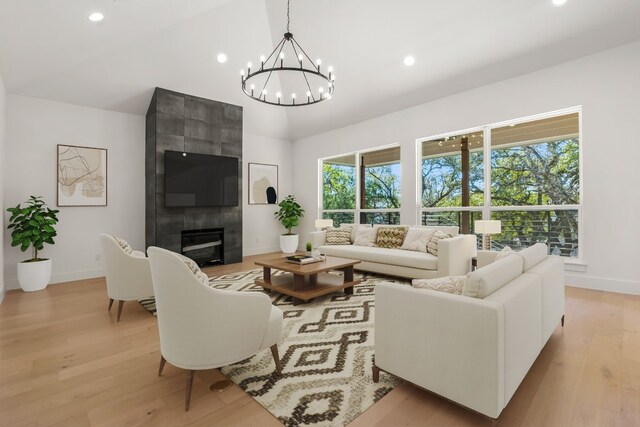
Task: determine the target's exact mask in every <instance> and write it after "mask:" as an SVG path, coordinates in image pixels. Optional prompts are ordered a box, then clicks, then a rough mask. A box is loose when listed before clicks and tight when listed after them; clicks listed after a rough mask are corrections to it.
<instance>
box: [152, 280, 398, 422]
mask: <svg viewBox="0 0 640 427" xmlns="http://www.w3.org/2000/svg"><path fill="white" fill-rule="evenodd" d="M274 273H275V274H279V273H280V272H278V271H274V272H272V274H274ZM336 274H339V273H336ZM259 277H262V269H256V270H251V271H245V272H241V273H234V274H227V275H224V276H217V277H212V278H211V279H210V281H209V282H210V285H211V286H212V287H215V288H219V289H229V290H236V291H242V292H262V288H261V287H259V286H256V285H255V284H254V280H255V279H256V278H259ZM356 278H359V279H361V280H362V283H360V284H359V285H356V286H355V287H354V289H353V295H345V294H342V293H335V294H330V295H325V296H323V297H319V298H315V299H314V300H312V301H310V302H309V303H306V304H301V305H297V306H294V305H293V300H292V298H290V297H288V296H286V295H282V294H279V293H277V292H272V293H271V294H268V295H269V296H270V297H271V299H272V302H273V304H275V305H277V306H278V307H280V308H281V309H282V312H283V315H284V322H283V330H282V340H281V341H280V342H279V343H278V351H279V353H280V360H281V363H282V375H277V374H275V373H274V369H275V366H274V364H273V359H272V356H271V352H270V351H269V349H266V350H264V351H261V352H259V353H258V354H256V355H255V356H254V357H251V358H249V359H247V360H244V361H242V362H239V363H236V364H233V365H230V366H227V367H224V368H221V369H220V370H221V371H222V373H224V374H225V375H226V376H227V377H228V378H229V379H230V380H231V381H233V382H234V383H236V384H238V385H239V386H240V387H241V388H242V389H243V390H244V391H245V392H247V393H248V394H249V395H250V396H252V397H253V398H254V399H255V400H256V401H257V402H258V403H260V404H261V405H262V406H263V407H265V408H266V409H267V410H268V411H269V412H271V413H272V414H273V415H274V416H275V417H276V418H278V419H279V420H280V421H281V422H282V423H283V424H284V425H286V426H344V425H346V424H348V423H349V422H350V421H352V420H353V419H355V418H356V417H357V416H358V415H360V414H361V413H362V412H364V411H365V410H366V409H367V408H369V407H370V406H371V405H373V404H374V403H375V402H377V401H378V400H379V399H381V398H382V397H383V396H384V395H385V394H387V393H388V392H389V391H391V390H392V389H393V388H394V387H395V386H396V385H398V384H399V383H400V380H398V379H397V378H395V377H393V376H391V375H388V374H386V373H384V372H381V373H380V381H379V382H378V383H374V382H373V378H372V374H371V368H372V366H373V356H374V348H373V338H374V337H373V319H374V288H375V284H376V283H378V282H381V281H391V282H396V283H398V284H402V285H405V284H409V282H408V281H403V280H401V279H398V278H390V277H385V276H380V275H374V274H370V273H367V274H365V275H362V274H358V273H356ZM140 303H141V304H142V305H143V306H144V307H145V308H146V309H147V310H149V311H150V312H152V313H155V301H153V299H146V300H141V301H140Z"/></svg>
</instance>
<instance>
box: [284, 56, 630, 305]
mask: <svg viewBox="0 0 640 427" xmlns="http://www.w3.org/2000/svg"><path fill="white" fill-rule="evenodd" d="M336 96H339V94H337V95H336ZM639 99H640V43H633V44H629V45H626V46H622V47H619V48H616V49H612V50H609V51H605V52H602V53H599V54H597V55H593V56H589V57H585V58H582V59H579V60H576V61H571V62H568V63H565V64H561V65H558V66H554V67H551V68H547V69H544V70H541V71H538V72H535V73H531V74H527V75H524V76H520V77H517V78H513V79H509V80H505V81H501V82H498V83H495V84H491V85H488V86H483V87H480V88H477V89H474V90H470V91H466V92H463V93H460V94H457V95H453V96H450V97H447V98H443V99H440V100H437V101H433V102H430V103H427V104H422V105H419V106H417V107H413V108H410V109H407V110H403V111H398V112H396V113H392V114H388V115H385V116H382V117H379V118H376V119H372V120H368V121H365V122H361V123H358V124H355V125H352V126H349V127H345V128H342V129H337V130H334V131H331V132H327V133H324V134H319V135H315V136H313V137H309V138H305V139H302V140H299V141H295V142H294V145H293V147H294V156H293V164H294V176H295V181H294V185H293V190H294V194H295V195H296V196H297V197H298V199H299V200H300V201H301V203H302V204H303V206H304V207H305V208H306V209H307V211H308V213H309V214H308V215H307V216H306V218H305V219H304V228H303V231H304V232H306V233H308V232H310V231H312V230H313V219H314V218H316V217H317V211H318V207H317V205H318V182H317V179H318V172H317V170H318V158H321V157H327V156H331V155H336V154H341V153H345V152H349V151H354V150H358V149H364V148H371V147H376V146H380V145H384V144H390V143H396V142H399V143H401V146H402V206H403V207H402V212H401V215H402V222H403V223H408V224H412V223H416V222H417V212H416V209H415V204H416V199H417V193H416V191H417V190H416V187H417V178H416V174H417V170H416V169H417V168H416V162H417V159H416V148H415V140H416V139H417V138H420V137H426V136H431V135H436V134H440V133H445V132H449V131H455V130H460V129H465V128H470V127H475V126H481V125H485V124H489V123H495V122H500V121H503V120H509V119H515V118H519V117H525V116H529V115H534V114H538V113H544V112H549V111H555V110H559V109H563V108H567V107H573V106H578V105H582V107H583V110H582V111H583V115H582V124H583V127H582V140H581V144H582V150H583V151H582V154H583V157H582V161H583V174H584V188H583V191H584V201H583V208H584V211H583V219H584V222H583V241H582V242H581V243H580V245H581V251H582V254H583V259H584V261H585V262H586V266H585V267H580V268H575V270H582V271H572V272H569V273H568V278H567V282H568V283H569V284H574V285H578V286H584V287H590V288H597V289H604V290H614V291H620V292H627V293H640V282H639V281H638V278H639V277H640V275H638V267H637V264H638V259H639V257H640V245H638V239H640V221H638V220H637V216H638V212H639V211H640V191H638V189H637V183H638V182H640V167H638V162H639V159H640V144H638V142H637V136H638V134H640V130H639V129H638V118H639V117H640V103H639V102H638V100H639Z"/></svg>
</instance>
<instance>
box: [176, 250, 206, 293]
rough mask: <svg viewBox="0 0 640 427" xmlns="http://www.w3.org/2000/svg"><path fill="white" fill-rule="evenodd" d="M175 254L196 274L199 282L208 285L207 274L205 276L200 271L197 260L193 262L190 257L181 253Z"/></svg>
mask: <svg viewBox="0 0 640 427" xmlns="http://www.w3.org/2000/svg"><path fill="white" fill-rule="evenodd" d="M177 255H178V256H179V257H180V259H181V260H182V261H183V262H184V263H185V265H186V266H187V267H188V268H189V270H191V272H192V273H193V275H194V276H196V279H198V280H199V281H200V283H202V284H203V285H205V286H209V276H207V275H206V274H205V273H203V272H202V270H200V266H198V263H197V262H195V261H194V260H192V259H191V258H189V257H186V256H184V255H181V254H177Z"/></svg>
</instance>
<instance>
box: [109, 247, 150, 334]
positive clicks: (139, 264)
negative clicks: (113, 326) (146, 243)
mask: <svg viewBox="0 0 640 427" xmlns="http://www.w3.org/2000/svg"><path fill="white" fill-rule="evenodd" d="M100 243H101V245H102V256H103V258H104V266H105V273H106V278H107V294H108V295H109V308H108V310H109V311H111V306H112V305H113V301H114V300H118V319H117V321H118V322H119V321H120V316H121V315H122V306H123V305H124V303H125V301H137V300H139V299H140V298H146V297H151V296H153V285H152V283H151V270H150V269H149V259H148V258H146V257H145V255H144V252H140V251H132V252H131V253H127V252H126V251H125V250H124V249H123V248H122V246H120V244H119V243H118V241H117V240H116V238H115V237H113V236H111V235H109V234H101V235H100Z"/></svg>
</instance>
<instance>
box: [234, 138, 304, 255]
mask: <svg viewBox="0 0 640 427" xmlns="http://www.w3.org/2000/svg"><path fill="white" fill-rule="evenodd" d="M242 156H243V161H242V163H243V167H242V178H243V189H242V197H243V199H244V200H243V205H242V224H243V227H242V236H243V237H242V240H243V242H242V245H243V246H242V250H243V255H256V254H262V253H268V252H277V251H280V244H279V236H280V234H282V233H283V232H284V230H283V229H282V226H281V225H280V223H279V222H278V221H277V220H276V219H275V218H274V217H273V213H274V212H275V211H276V210H277V209H278V207H277V206H276V205H249V184H248V180H247V175H248V170H249V169H248V168H249V163H250V162H251V163H266V164H273V165H278V200H281V199H282V198H284V197H286V196H287V195H288V194H290V193H291V182H292V172H293V154H292V144H291V142H290V141H286V140H282V139H275V138H269V137H263V136H258V135H252V134H247V133H245V134H244V145H243V149H242Z"/></svg>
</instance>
